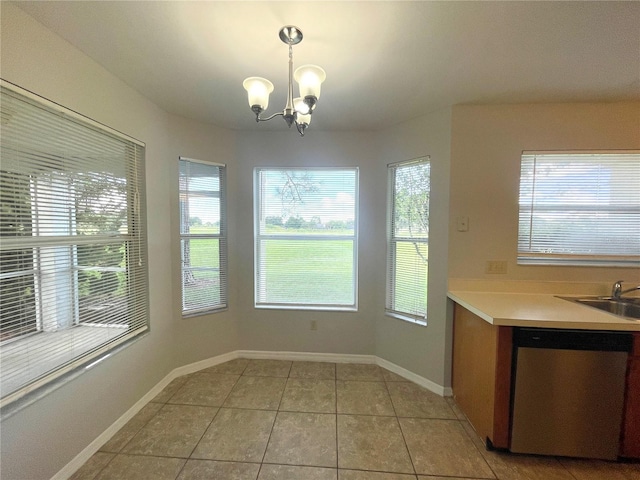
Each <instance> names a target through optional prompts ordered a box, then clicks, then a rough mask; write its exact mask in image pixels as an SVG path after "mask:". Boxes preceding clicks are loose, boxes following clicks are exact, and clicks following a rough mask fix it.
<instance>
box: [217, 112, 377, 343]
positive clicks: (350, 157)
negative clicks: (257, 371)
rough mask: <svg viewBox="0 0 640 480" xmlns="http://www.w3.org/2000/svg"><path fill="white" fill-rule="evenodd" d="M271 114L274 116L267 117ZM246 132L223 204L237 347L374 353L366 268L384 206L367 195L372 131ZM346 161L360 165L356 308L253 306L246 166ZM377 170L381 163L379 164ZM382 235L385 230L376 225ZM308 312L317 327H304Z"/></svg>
mask: <svg viewBox="0 0 640 480" xmlns="http://www.w3.org/2000/svg"><path fill="white" fill-rule="evenodd" d="M274 121H278V120H274ZM259 128H260V127H256V131H254V132H250V133H245V135H243V136H242V138H241V140H240V141H239V142H238V174H237V180H238V184H237V196H236V199H235V204H234V205H233V206H231V205H230V210H229V217H230V218H231V217H233V218H235V221H236V224H237V231H236V232H237V236H236V238H235V242H236V243H237V248H238V250H239V251H241V252H243V254H242V255H238V256H236V257H235V259H236V262H235V267H234V268H233V269H232V273H233V274H234V275H236V276H237V278H238V281H237V285H238V287H239V288H238V289H237V290H235V291H234V292H233V294H234V298H233V300H232V303H231V306H232V308H234V309H235V312H236V315H237V318H238V322H239V327H240V332H239V335H240V338H241V339H242V342H241V343H242V345H243V348H245V349H249V350H268V351H285V352H287V351H295V352H321V353H352V354H367V355H373V354H375V336H374V331H373V322H374V318H375V315H376V312H377V307H379V305H378V302H377V301H376V300H375V299H373V298H372V296H371V295H370V292H372V291H373V290H374V289H375V285H376V282H378V281H379V280H378V279H377V278H376V274H375V272H374V271H373V269H372V264H374V263H375V257H376V255H382V256H384V252H379V251H376V250H375V249H374V248H372V242H371V238H372V237H374V238H375V235H376V234H377V235H380V231H376V230H375V227H374V226H373V225H372V223H373V219H374V218H376V217H377V216H379V215H382V216H383V218H384V209H383V210H382V211H374V209H373V208H372V206H371V197H373V196H375V195H377V194H379V193H382V195H383V196H384V186H383V187H382V188H383V190H382V191H381V192H378V191H377V190H376V186H375V185H374V184H373V182H372V181H371V179H372V176H374V175H375V170H376V167H378V168H379V166H377V162H376V149H375V142H374V139H375V136H374V135H373V134H371V133H348V134H345V133H329V132H319V131H313V129H311V130H310V131H309V132H308V133H307V134H306V136H305V137H304V139H302V138H300V137H299V136H298V134H297V133H296V132H295V131H290V130H288V129H287V128H286V126H285V125H284V122H283V125H282V130H281V131H271V132H262V131H260V130H259ZM303 166H346V167H358V168H359V178H360V183H359V188H360V192H359V193H360V209H359V214H360V218H359V227H360V241H359V252H358V253H359V258H358V270H359V275H358V278H359V285H358V286H359V309H358V311H357V312H318V311H304V310H267V309H255V308H254V306H253V305H254V294H253V170H254V168H255V167H303ZM383 170H384V168H383ZM382 235H384V230H382ZM311 320H317V324H318V330H317V331H311V329H310V325H311Z"/></svg>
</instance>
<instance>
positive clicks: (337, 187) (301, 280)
mask: <svg viewBox="0 0 640 480" xmlns="http://www.w3.org/2000/svg"><path fill="white" fill-rule="evenodd" d="M255 201H256V205H255V235H256V238H255V302H256V306H258V307H270V308H276V307H283V308H305V309H318V310H355V309H356V308H357V306H356V292H357V285H356V270H357V268H356V265H357V244H358V242H357V232H358V222H357V214H356V212H357V208H358V207H357V202H358V170H357V169H355V168H326V169H322V168H309V169H296V170H289V169H278V168H265V169H261V168H259V169H256V170H255Z"/></svg>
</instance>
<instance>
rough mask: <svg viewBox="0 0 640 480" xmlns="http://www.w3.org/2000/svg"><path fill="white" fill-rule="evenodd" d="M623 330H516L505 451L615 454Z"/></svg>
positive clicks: (627, 344)
mask: <svg viewBox="0 0 640 480" xmlns="http://www.w3.org/2000/svg"><path fill="white" fill-rule="evenodd" d="M631 340H632V337H631V335H630V334H629V333H618V332H601V331H588V330H554V329H537V328H516V329H514V338H513V344H514V362H515V382H514V383H515V386H514V392H513V396H512V399H513V403H512V422H511V451H512V452H519V453H534V454H541V455H561V456H569V457H587V458H601V459H608V460H615V459H616V458H617V456H618V448H619V443H620V428H621V425H622V412H623V403H624V388H625V374H626V369H627V358H628V352H629V351H630V349H631Z"/></svg>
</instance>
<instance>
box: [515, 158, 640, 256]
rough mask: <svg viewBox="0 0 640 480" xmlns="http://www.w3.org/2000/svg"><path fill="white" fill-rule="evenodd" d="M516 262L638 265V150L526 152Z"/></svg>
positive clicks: (639, 164)
mask: <svg viewBox="0 0 640 480" xmlns="http://www.w3.org/2000/svg"><path fill="white" fill-rule="evenodd" d="M518 263H520V264H566V265H603V266H633V267H638V266H640V152H524V153H523V155H522V163H521V174H520V213H519V228H518Z"/></svg>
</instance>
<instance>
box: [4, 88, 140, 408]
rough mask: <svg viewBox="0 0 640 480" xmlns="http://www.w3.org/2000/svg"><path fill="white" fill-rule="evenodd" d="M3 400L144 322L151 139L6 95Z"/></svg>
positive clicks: (15, 92)
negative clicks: (146, 173)
mask: <svg viewBox="0 0 640 480" xmlns="http://www.w3.org/2000/svg"><path fill="white" fill-rule="evenodd" d="M0 95H1V96H0V99H1V103H0V111H1V121H2V136H1V139H0V146H1V159H0V160H1V161H0V208H1V211H0V357H1V358H0V361H1V362H2V370H1V390H2V405H3V406H4V405H6V404H8V403H10V402H11V401H14V400H16V399H18V398H20V397H22V396H23V395H25V394H26V393H28V392H30V391H32V390H34V389H36V388H38V387H39V386H42V385H44V384H45V383H47V382H49V381H51V380H53V379H55V378H57V377H59V376H61V375H63V374H65V373H67V372H69V371H71V370H74V369H76V368H78V367H80V366H82V365H86V364H88V363H89V362H91V361H93V360H96V359H97V358H98V357H100V356H102V355H103V354H105V353H106V352H108V351H109V350H111V349H113V348H114V347H115V346H117V345H119V344H121V343H123V342H125V341H127V340H129V339H131V338H133V337H135V336H137V335H139V334H141V333H143V332H145V331H146V330H147V329H148V280H147V260H146V259H147V249H146V236H145V217H144V210H145V205H144V198H145V192H144V145H143V144H141V143H140V142H138V141H135V140H133V139H130V138H129V137H126V136H124V135H122V134H119V133H118V132H115V131H113V130H111V129H109V128H107V127H104V126H102V125H100V124H98V123H97V122H93V121H92V120H89V119H87V118H85V117H82V116H80V115H78V114H76V113H75V112H72V111H70V110H67V109H65V108H63V107H61V106H59V105H56V104H54V103H52V102H49V101H47V100H45V99H42V98H40V97H37V96H35V95H33V94H31V93H29V92H26V91H24V90H22V89H20V88H18V87H15V86H13V85H11V84H8V83H7V82H2V84H1V91H0Z"/></svg>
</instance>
